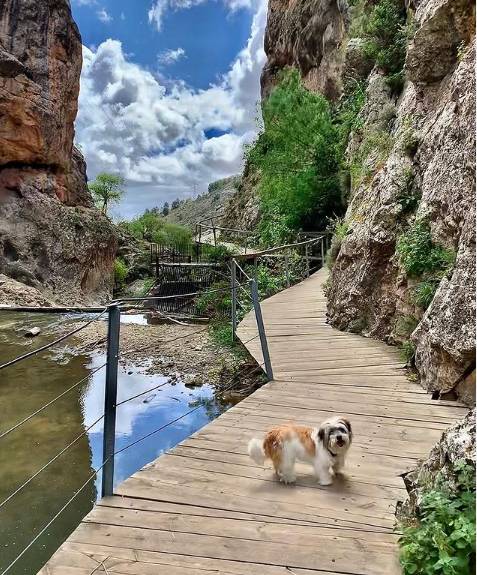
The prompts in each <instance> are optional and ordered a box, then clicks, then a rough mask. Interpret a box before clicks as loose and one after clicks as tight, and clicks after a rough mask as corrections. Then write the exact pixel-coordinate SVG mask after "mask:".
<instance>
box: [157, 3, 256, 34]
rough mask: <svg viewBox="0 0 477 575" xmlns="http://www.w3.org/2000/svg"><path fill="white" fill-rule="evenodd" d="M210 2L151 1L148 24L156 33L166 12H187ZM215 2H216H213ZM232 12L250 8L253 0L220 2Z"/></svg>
mask: <svg viewBox="0 0 477 575" xmlns="http://www.w3.org/2000/svg"><path fill="white" fill-rule="evenodd" d="M207 1H210V0H153V3H152V5H151V8H150V9H149V12H148V17H149V23H151V24H154V25H155V27H156V28H157V30H158V31H160V30H161V28H162V20H163V17H164V15H165V13H166V12H167V11H168V10H187V9H188V8H192V6H198V5H199V4H204V3H205V2H207ZM214 1H217V0H214ZM221 1H222V2H223V3H224V4H225V6H226V7H227V8H228V9H229V10H230V11H232V12H234V11H236V10H240V9H241V8H252V7H253V5H254V0H221Z"/></svg>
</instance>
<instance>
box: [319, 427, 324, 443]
mask: <svg viewBox="0 0 477 575" xmlns="http://www.w3.org/2000/svg"><path fill="white" fill-rule="evenodd" d="M318 439H319V440H320V441H322V442H323V443H324V442H325V430H324V429H323V427H320V429H319V430H318Z"/></svg>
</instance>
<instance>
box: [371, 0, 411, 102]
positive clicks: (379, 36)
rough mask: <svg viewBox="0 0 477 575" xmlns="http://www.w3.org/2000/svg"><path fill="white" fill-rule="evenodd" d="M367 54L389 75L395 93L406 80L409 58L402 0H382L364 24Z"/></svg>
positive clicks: (389, 82)
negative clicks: (405, 73) (406, 62)
mask: <svg viewBox="0 0 477 575" xmlns="http://www.w3.org/2000/svg"><path fill="white" fill-rule="evenodd" d="M364 36H365V38H366V44H365V47H364V49H365V53H366V54H367V55H368V56H369V57H370V58H372V59H373V60H374V61H375V63H376V65H377V66H378V67H379V68H380V69H381V70H382V71H383V72H384V74H385V75H386V76H387V80H388V84H389V86H390V88H391V89H392V91H393V92H399V91H400V89H401V88H402V85H403V80H404V72H403V68H404V60H405V58H406V41H407V36H408V34H407V29H406V10H405V8H404V5H403V3H401V2H400V1H399V0H379V2H378V3H377V4H376V5H375V7H374V8H373V10H372V12H371V14H370V16H369V19H368V21H367V23H366V24H365V26H364Z"/></svg>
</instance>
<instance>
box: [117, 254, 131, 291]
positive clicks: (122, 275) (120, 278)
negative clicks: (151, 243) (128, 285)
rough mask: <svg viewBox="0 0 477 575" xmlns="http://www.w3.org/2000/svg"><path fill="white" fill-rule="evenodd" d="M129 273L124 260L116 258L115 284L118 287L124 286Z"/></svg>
mask: <svg viewBox="0 0 477 575" xmlns="http://www.w3.org/2000/svg"><path fill="white" fill-rule="evenodd" d="M128 271H129V270H128V266H127V265H126V263H125V262H124V261H123V260H122V259H120V258H116V259H115V260H114V283H115V285H116V287H118V288H119V287H122V286H124V283H125V281H126V277H127V275H128Z"/></svg>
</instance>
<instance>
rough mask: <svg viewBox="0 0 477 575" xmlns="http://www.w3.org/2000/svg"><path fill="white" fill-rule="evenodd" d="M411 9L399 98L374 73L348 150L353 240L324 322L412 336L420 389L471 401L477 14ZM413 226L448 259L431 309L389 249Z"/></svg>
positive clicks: (341, 260) (337, 268)
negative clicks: (424, 230)
mask: <svg viewBox="0 0 477 575" xmlns="http://www.w3.org/2000/svg"><path fill="white" fill-rule="evenodd" d="M414 4H415V5H416V12H415V21H414V28H415V32H414V35H413V37H412V38H411V40H410V42H409V45H408V49H407V57H406V66H405V72H406V83H405V86H404V90H403V93H402V94H401V95H400V97H399V98H398V99H396V97H395V96H393V95H392V94H391V91H390V89H389V88H388V87H387V84H386V82H385V81H384V78H383V77H382V76H381V74H380V73H379V72H378V71H376V70H375V71H374V72H372V74H371V76H370V77H369V79H368V87H367V103H366V105H365V107H364V109H363V110H362V112H361V119H362V128H361V129H360V131H359V133H356V134H354V135H353V136H352V138H351V141H350V145H349V148H348V157H349V159H350V162H351V165H352V166H353V162H354V168H355V173H354V174H352V188H351V192H350V198H349V207H348V211H347V214H346V218H345V219H346V224H347V228H348V233H347V235H346V237H345V238H344V239H343V241H342V243H341V249H340V252H339V255H338V257H337V260H336V263H335V265H334V267H333V270H332V274H331V283H330V288H329V294H328V296H329V300H328V301H329V318H330V321H331V323H332V324H333V325H334V326H336V327H338V328H340V329H353V328H354V327H355V326H356V325H359V326H360V331H362V332H363V333H364V334H366V335H369V336H372V337H378V338H381V339H384V340H386V341H389V342H390V343H399V342H401V341H403V340H405V339H407V338H410V341H411V342H412V344H413V345H414V346H415V365H416V368H417V370H418V372H419V375H420V379H421V382H422V384H423V385H424V386H425V387H426V388H427V389H429V390H431V391H436V392H438V393H441V394H444V393H448V392H450V391H454V392H457V394H458V395H459V396H460V397H461V398H462V399H464V400H465V401H467V402H468V403H472V402H475V384H474V382H475V371H474V370H475V329H474V320H475V299H474V293H475V131H474V126H475V77H474V66H475V52H474V44H475V39H474V25H475V12H474V10H475V9H474V6H473V5H472V3H471V2H468V1H467V0H421V1H420V2H415V3H414ZM419 221H425V222H427V223H428V225H429V228H430V234H431V237H432V242H433V244H434V245H436V246H441V247H442V248H445V249H446V250H447V253H449V254H452V253H454V254H455V263H454V265H453V266H452V267H451V269H450V270H449V271H448V273H446V274H445V275H444V277H443V278H442V279H441V280H440V282H439V285H438V288H437V291H436V293H435V296H434V297H433V298H432V297H431V299H432V301H431V302H430V305H428V307H427V309H423V307H422V306H421V307H420V306H419V305H417V304H416V303H415V299H414V298H413V293H415V289H416V285H417V283H418V282H419V281H420V280H419V278H415V277H414V278H413V277H410V275H409V274H408V273H406V271H405V269H404V268H403V266H402V264H401V263H400V258H399V257H398V254H397V249H396V246H397V243H398V240H399V237H401V236H402V234H403V233H405V232H406V230H409V229H410V228H412V226H413V225H415V222H419ZM433 281H436V280H433ZM437 281H438V280H437ZM406 323H407V327H405V329H404V330H403V324H406ZM403 331H404V333H403Z"/></svg>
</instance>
